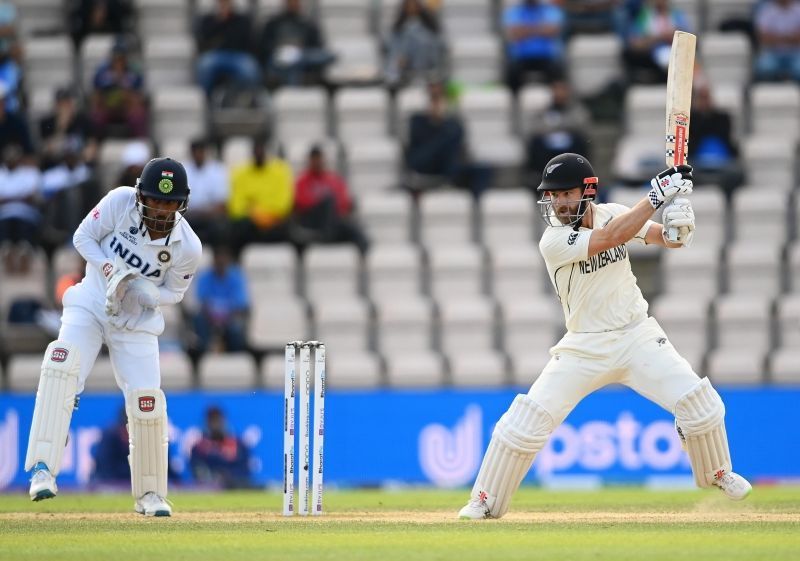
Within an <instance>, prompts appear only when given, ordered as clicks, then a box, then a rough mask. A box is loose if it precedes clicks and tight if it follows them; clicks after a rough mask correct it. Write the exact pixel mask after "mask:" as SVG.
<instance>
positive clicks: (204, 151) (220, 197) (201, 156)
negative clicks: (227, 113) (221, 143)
mask: <svg viewBox="0 0 800 561" xmlns="http://www.w3.org/2000/svg"><path fill="white" fill-rule="evenodd" d="M189 148H190V151H191V158H190V159H189V160H188V161H186V162H184V166H183V167H184V168H186V177H187V179H188V181H189V188H190V189H191V190H192V195H191V200H190V203H191V204H190V205H189V209H188V211H187V214H186V217H187V219H188V220H189V222H191V224H192V229H193V230H194V231H195V233H196V234H197V235H198V237H199V238H200V240H201V241H202V242H203V243H211V244H214V243H218V242H220V241H221V240H222V238H223V236H224V235H225V222H226V220H227V210H226V208H225V207H226V205H227V202H228V195H229V190H230V189H229V186H228V172H227V170H226V169H225V165H224V164H223V163H222V162H220V161H219V160H217V159H212V158H209V157H208V142H207V141H206V140H204V139H198V140H194V141H192V143H191V144H190V146H189Z"/></svg>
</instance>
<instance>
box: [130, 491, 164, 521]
mask: <svg viewBox="0 0 800 561" xmlns="http://www.w3.org/2000/svg"><path fill="white" fill-rule="evenodd" d="M133 508H134V509H136V512H138V513H139V514H144V515H145V516H172V507H171V506H169V503H168V502H167V500H166V499H165V498H163V497H160V496H159V495H156V494H155V493H153V492H152V491H151V492H149V493H145V494H144V495H142V497H141V498H140V499H138V500H137V501H136V503H135V504H134V505H133Z"/></svg>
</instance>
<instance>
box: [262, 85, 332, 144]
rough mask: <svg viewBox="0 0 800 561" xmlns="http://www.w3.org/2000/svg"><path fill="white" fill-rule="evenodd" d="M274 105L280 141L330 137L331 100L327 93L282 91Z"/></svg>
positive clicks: (276, 135)
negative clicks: (329, 108) (329, 114)
mask: <svg viewBox="0 0 800 561" xmlns="http://www.w3.org/2000/svg"><path fill="white" fill-rule="evenodd" d="M272 101H273V106H272V107H273V111H272V113H273V115H274V118H275V122H274V127H275V137H276V138H278V139H280V140H281V141H284V142H286V141H289V140H293V139H300V140H318V139H323V138H325V137H327V136H328V98H327V95H326V94H325V90H324V89H322V88H297V87H286V88H281V89H279V90H278V91H277V92H275V96H274V97H273V98H272Z"/></svg>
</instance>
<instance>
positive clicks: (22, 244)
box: [0, 145, 42, 274]
mask: <svg viewBox="0 0 800 561" xmlns="http://www.w3.org/2000/svg"><path fill="white" fill-rule="evenodd" d="M2 155H3V164H4V165H3V167H1V168H0V254H2V256H3V261H4V264H5V269H6V271H8V272H10V273H20V274H24V273H27V272H28V270H29V266H30V257H31V254H32V253H33V248H34V246H35V245H37V244H38V239H39V235H38V232H39V226H40V224H41V220H42V216H41V213H40V212H39V208H38V202H39V201H38V197H39V179H40V177H39V170H38V169H37V168H36V167H35V166H32V165H28V164H25V162H24V161H23V153H22V149H21V148H20V147H19V146H17V145H8V146H6V147H5V149H4V150H3V154H2Z"/></svg>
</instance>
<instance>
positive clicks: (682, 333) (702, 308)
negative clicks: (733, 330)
mask: <svg viewBox="0 0 800 561" xmlns="http://www.w3.org/2000/svg"><path fill="white" fill-rule="evenodd" d="M693 276H702V273H699V272H698V273H697V274H696V275H693ZM715 293H716V291H714V292H711V291H709V292H707V293H704V292H702V291H696V290H694V288H693V287H691V286H689V287H687V288H686V289H685V290H682V291H676V292H674V293H668V294H662V295H661V296H659V297H658V298H656V299H654V300H653V302H652V304H651V306H650V313H651V314H652V315H653V317H655V318H656V320H658V323H659V325H661V327H662V328H663V329H664V331H665V332H666V334H667V338H668V339H669V341H670V343H672V346H673V347H675V349H677V351H678V352H679V353H680V354H681V356H682V357H683V358H685V359H686V360H688V361H689V364H691V365H692V368H694V370H695V372H701V371H702V366H703V356H704V355H705V353H706V349H708V347H709V343H710V341H711V339H710V337H709V314H708V312H709V303H710V301H711V298H712V297H713V296H714V294H715Z"/></svg>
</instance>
